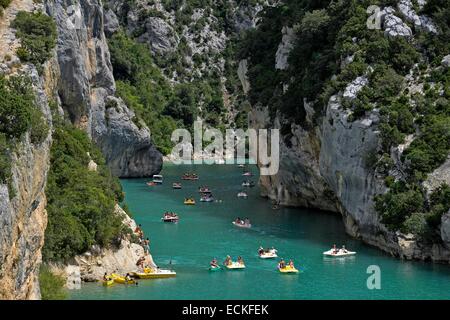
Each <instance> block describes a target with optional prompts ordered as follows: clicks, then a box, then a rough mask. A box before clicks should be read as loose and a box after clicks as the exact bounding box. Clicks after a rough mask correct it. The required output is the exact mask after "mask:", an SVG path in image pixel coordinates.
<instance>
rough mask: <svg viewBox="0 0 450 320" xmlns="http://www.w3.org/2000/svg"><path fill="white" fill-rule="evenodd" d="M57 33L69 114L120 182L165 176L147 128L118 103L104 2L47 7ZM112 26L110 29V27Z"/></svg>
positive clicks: (63, 97)
mask: <svg viewBox="0 0 450 320" xmlns="http://www.w3.org/2000/svg"><path fill="white" fill-rule="evenodd" d="M46 10H47V13H48V14H49V15H50V16H52V17H53V18H54V19H55V21H56V24H57V28H58V43H57V49H56V51H57V57H58V64H59V69H60V73H61V77H60V79H59V81H58V93H59V97H60V99H61V105H62V107H63V109H64V110H65V112H67V114H68V116H69V117H70V119H71V120H72V122H73V123H74V124H75V125H77V126H78V127H81V128H84V129H85V130H86V131H87V132H88V133H89V134H90V136H91V137H92V139H93V141H94V142H95V143H96V144H97V145H98V146H99V147H100V149H101V150H102V152H103V154H104V156H105V158H106V161H107V163H108V164H109V166H110V168H111V170H112V172H113V173H114V174H115V175H117V176H119V177H142V176H150V175H152V174H155V173H157V172H159V171H160V170H161V167H162V155H161V154H160V153H159V152H158V151H157V150H156V148H155V147H154V145H153V144H152V142H151V139H150V132H149V130H148V128H147V127H146V126H145V125H142V124H140V123H134V122H133V121H134V120H135V119H134V113H133V112H132V111H130V110H129V109H128V108H127V106H126V105H125V104H124V103H123V102H122V101H121V100H119V99H117V98H115V97H114V94H115V81H114V77H113V74H112V67H111V62H110V56H109V49H108V45H107V43H106V38H105V33H104V12H103V6H102V4H101V3H100V2H99V1H80V2H78V1H69V2H67V1H47V2H46ZM110 25H111V23H109V24H108V26H109V27H110Z"/></svg>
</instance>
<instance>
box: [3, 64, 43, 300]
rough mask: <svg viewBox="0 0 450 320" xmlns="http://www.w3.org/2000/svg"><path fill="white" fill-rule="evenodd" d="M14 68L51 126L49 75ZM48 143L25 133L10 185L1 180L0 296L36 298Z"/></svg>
mask: <svg viewBox="0 0 450 320" xmlns="http://www.w3.org/2000/svg"><path fill="white" fill-rule="evenodd" d="M46 70H47V71H48V70H49V64H47V66H46ZM15 72H17V73H21V74H26V75H28V76H30V77H31V79H32V81H33V84H34V87H35V92H36V100H37V105H38V106H39V107H40V109H41V111H42V113H43V114H44V116H45V118H46V121H47V123H48V124H49V125H51V115H50V109H49V105H48V100H47V95H46V90H49V91H51V79H48V78H47V79H45V78H40V77H39V76H38V74H37V72H36V69H34V68H33V67H31V66H26V67H23V68H21V69H20V70H16V71H15ZM50 144H51V135H50V134H49V135H48V136H47V138H46V139H45V140H44V141H43V142H42V143H41V144H39V145H36V144H33V143H31V141H30V137H29V135H28V134H27V135H26V137H25V138H24V139H23V140H22V141H21V142H20V143H19V144H18V146H17V150H16V151H15V152H14V153H13V154H12V177H13V178H12V186H11V188H9V190H8V186H7V185H2V184H0V281H1V285H0V299H39V298H40V290H39V282H38V275H39V265H40V262H41V249H42V246H43V244H44V232H45V228H46V225H47V213H46V210H45V207H46V196H45V186H46V182H47V172H48V169H49V156H50ZM10 191H11V192H13V194H11V193H10Z"/></svg>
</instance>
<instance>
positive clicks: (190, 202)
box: [184, 199, 195, 206]
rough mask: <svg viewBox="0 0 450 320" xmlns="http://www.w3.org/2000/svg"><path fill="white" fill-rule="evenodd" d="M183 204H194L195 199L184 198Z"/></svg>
mask: <svg viewBox="0 0 450 320" xmlns="http://www.w3.org/2000/svg"><path fill="white" fill-rule="evenodd" d="M184 204H185V205H188V206H192V205H195V200H194V199H186V200H184Z"/></svg>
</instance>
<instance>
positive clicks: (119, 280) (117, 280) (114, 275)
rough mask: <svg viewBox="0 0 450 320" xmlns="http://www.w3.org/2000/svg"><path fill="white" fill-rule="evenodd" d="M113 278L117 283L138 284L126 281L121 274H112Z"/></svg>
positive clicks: (133, 281)
mask: <svg viewBox="0 0 450 320" xmlns="http://www.w3.org/2000/svg"><path fill="white" fill-rule="evenodd" d="M111 278H112V280H113V281H114V282H115V283H120V284H136V281H135V280H133V279H131V280H127V279H125V277H122V276H121V275H119V274H116V273H112V274H111Z"/></svg>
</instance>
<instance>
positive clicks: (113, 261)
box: [50, 205, 156, 289]
mask: <svg viewBox="0 0 450 320" xmlns="http://www.w3.org/2000/svg"><path fill="white" fill-rule="evenodd" d="M115 213H116V214H119V215H121V216H123V217H124V219H123V224H124V225H125V226H126V227H128V228H130V229H131V230H133V231H134V230H136V227H137V225H136V222H135V221H134V220H133V219H131V218H130V217H129V216H128V215H127V214H126V213H125V211H123V209H122V208H120V206H119V205H116V212H115ZM141 257H145V262H144V264H146V265H148V266H150V267H154V268H156V264H155V262H154V261H153V257H152V256H151V254H150V253H146V252H145V250H144V247H143V246H142V245H140V244H138V243H134V242H132V241H131V240H130V239H127V238H123V239H121V241H120V244H119V245H118V246H117V247H109V248H102V247H100V246H98V245H94V246H92V248H91V249H90V250H88V251H86V252H85V253H83V254H81V255H78V256H75V257H74V258H72V259H71V260H70V262H69V263H67V264H66V265H55V264H53V265H51V266H50V267H51V269H52V271H53V272H54V273H55V274H58V275H60V276H62V277H64V278H65V279H66V288H67V289H80V288H81V283H82V282H97V281H100V280H101V279H102V278H103V275H104V274H105V273H107V274H110V273H118V274H126V273H128V272H131V271H135V270H136V269H137V266H136V262H137V261H138V260H139V259H140V258H141Z"/></svg>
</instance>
